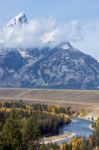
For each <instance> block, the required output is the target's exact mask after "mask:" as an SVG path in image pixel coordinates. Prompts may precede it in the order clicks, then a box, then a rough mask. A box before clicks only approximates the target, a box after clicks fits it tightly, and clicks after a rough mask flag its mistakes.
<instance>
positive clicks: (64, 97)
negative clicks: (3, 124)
mask: <svg viewBox="0 0 99 150" xmlns="http://www.w3.org/2000/svg"><path fill="white" fill-rule="evenodd" d="M16 100H23V101H24V102H29V103H41V104H51V105H52V104H53V105H59V106H70V107H72V109H74V110H77V111H79V110H81V109H83V108H84V109H85V108H86V109H88V110H89V111H91V113H90V116H93V117H94V118H95V119H96V118H97V117H98V116H99V90H51V89H25V88H24V89H22V88H0V101H16Z"/></svg>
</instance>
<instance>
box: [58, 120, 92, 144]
mask: <svg viewBox="0 0 99 150" xmlns="http://www.w3.org/2000/svg"><path fill="white" fill-rule="evenodd" d="M91 124H92V121H90V120H85V119H80V118H75V119H72V121H71V123H70V124H67V125H64V126H63V127H62V129H60V134H66V133H68V132H70V133H72V136H70V137H68V138H66V139H63V140H59V141H57V142H58V144H60V143H64V142H68V141H70V140H71V138H72V137H73V136H81V137H86V138H88V137H89V136H90V135H91V134H93V129H91V128H90V127H91Z"/></svg>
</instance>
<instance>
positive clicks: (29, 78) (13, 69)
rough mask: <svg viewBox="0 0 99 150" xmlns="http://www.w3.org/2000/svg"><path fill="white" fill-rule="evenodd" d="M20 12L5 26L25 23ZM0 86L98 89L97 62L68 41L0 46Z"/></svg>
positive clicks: (98, 68)
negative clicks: (38, 45) (27, 45)
mask: <svg viewBox="0 0 99 150" xmlns="http://www.w3.org/2000/svg"><path fill="white" fill-rule="evenodd" d="M27 23H28V21H27V18H26V15H25V14H24V13H21V14H19V15H18V16H17V17H14V18H13V19H12V20H11V21H10V22H9V23H8V24H7V26H8V27H9V26H16V25H20V26H21V25H22V24H27ZM0 87H25V88H56V89H99V62H98V61H97V60H96V59H94V58H93V57H91V56H89V55H87V54H84V53H83V52H81V51H80V50H78V49H76V48H74V47H73V46H72V45H71V44H70V43H69V42H63V43H61V44H59V45H57V46H55V47H54V46H45V47H42V48H36V47H35V48H4V47H2V48H0Z"/></svg>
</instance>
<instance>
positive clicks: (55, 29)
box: [0, 13, 99, 48]
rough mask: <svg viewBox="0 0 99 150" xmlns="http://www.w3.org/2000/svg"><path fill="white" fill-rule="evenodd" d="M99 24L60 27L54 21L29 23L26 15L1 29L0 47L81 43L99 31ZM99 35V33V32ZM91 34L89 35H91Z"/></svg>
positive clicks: (71, 22) (33, 21)
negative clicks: (69, 42)
mask: <svg viewBox="0 0 99 150" xmlns="http://www.w3.org/2000/svg"><path fill="white" fill-rule="evenodd" d="M97 27H98V26H97V22H94V23H92V22H88V23H87V22H79V21H77V20H73V21H70V22H67V23H66V24H64V25H58V24H57V22H56V21H55V20H54V19H47V20H46V19H41V20H36V19H35V20H31V21H28V19H27V18H26V15H25V14H24V13H20V14H19V15H18V16H16V17H14V18H13V19H12V20H11V21H10V22H9V23H8V24H7V26H4V27H3V28H1V29H0V46H1V47H2V46H3V47H7V48H16V47H17V48H31V47H32V48H33V47H37V48H40V47H44V46H47V45H48V46H49V45H50V46H56V45H59V44H60V43H62V42H64V41H71V42H73V43H77V42H78V43H79V42H80V41H82V40H84V38H85V37H86V36H87V35H88V34H89V33H90V34H91V33H92V35H93V31H94V30H95V31H98V29H97ZM98 33H99V32H98ZM90 34H89V35H90Z"/></svg>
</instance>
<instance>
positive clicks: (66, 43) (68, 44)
mask: <svg viewBox="0 0 99 150" xmlns="http://www.w3.org/2000/svg"><path fill="white" fill-rule="evenodd" d="M59 48H61V49H64V50H68V49H71V48H72V46H71V44H70V43H69V42H63V43H61V44H60V45H59Z"/></svg>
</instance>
